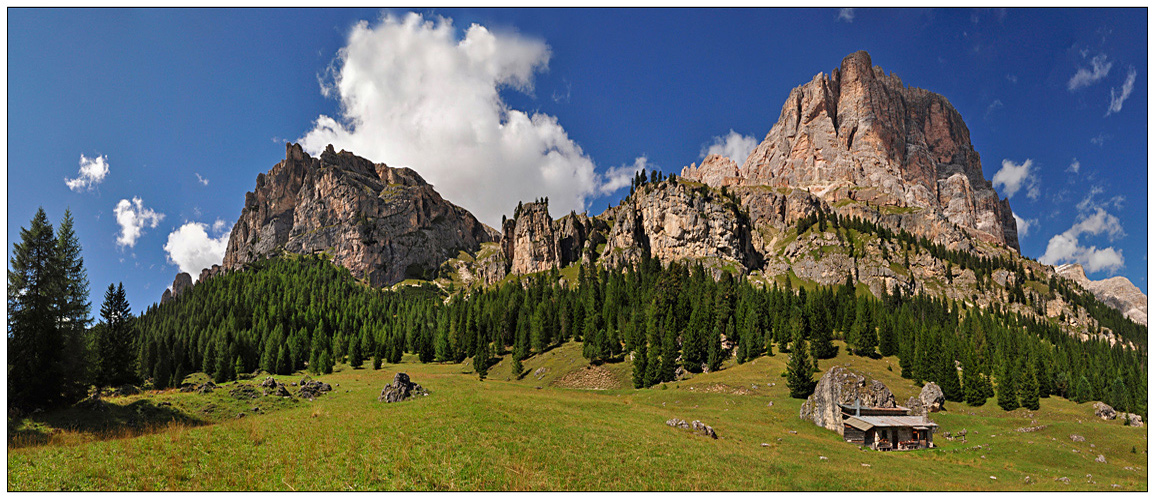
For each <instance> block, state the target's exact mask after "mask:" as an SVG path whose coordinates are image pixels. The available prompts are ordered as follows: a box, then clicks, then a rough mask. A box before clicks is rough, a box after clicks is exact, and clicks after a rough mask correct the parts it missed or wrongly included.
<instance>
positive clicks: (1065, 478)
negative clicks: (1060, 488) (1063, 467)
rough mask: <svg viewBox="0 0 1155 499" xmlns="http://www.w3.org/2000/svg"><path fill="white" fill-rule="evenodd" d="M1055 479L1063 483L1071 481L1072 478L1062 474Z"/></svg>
mask: <svg viewBox="0 0 1155 499" xmlns="http://www.w3.org/2000/svg"><path fill="white" fill-rule="evenodd" d="M1055 481H1056V482H1063V483H1071V479H1070V478H1067V477H1065V476H1061V477H1059V478H1056V479H1055Z"/></svg>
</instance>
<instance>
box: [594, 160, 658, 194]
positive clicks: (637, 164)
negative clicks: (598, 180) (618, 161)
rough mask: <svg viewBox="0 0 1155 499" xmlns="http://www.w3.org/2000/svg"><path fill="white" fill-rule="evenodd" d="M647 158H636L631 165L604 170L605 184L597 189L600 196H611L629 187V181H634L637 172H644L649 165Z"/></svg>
mask: <svg viewBox="0 0 1155 499" xmlns="http://www.w3.org/2000/svg"><path fill="white" fill-rule="evenodd" d="M649 162H650V160H649V158H647V157H645V156H638V157H637V158H636V159H634V163H633V164H632V165H621V166H615V167H613V168H610V169H609V170H606V173H605V175H604V177H605V182H602V185H601V186H600V187H598V192H600V193H602V194H612V193H613V192H614V191H617V190H618V189H621V188H623V187H625V186H627V185H630V181H631V180H633V179H634V175H637V173H638V172H644V171H646V166H647V165H648V164H649Z"/></svg>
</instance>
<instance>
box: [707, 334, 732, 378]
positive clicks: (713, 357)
mask: <svg viewBox="0 0 1155 499" xmlns="http://www.w3.org/2000/svg"><path fill="white" fill-rule="evenodd" d="M733 324H734V323H733V322H731V323H730V326H731V329H730V332H731V333H733V332H734V331H733ZM721 334H722V333H721V332H719V331H718V330H716V329H715V330H714V333H713V334H711V335H710V337H709V338H706V367H707V368H709V369H710V372H715V371H717V370H718V368H719V367H722V338H721V336H720V335H721Z"/></svg>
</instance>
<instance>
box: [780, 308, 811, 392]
mask: <svg viewBox="0 0 1155 499" xmlns="http://www.w3.org/2000/svg"><path fill="white" fill-rule="evenodd" d="M808 350H809V348H808V347H807V345H806V340H805V339H804V338H803V337H802V330H801V328H799V327H797V326H795V328H794V347H793V348H791V350H790V361H789V362H788V363H787V364H786V386H787V387H789V388H790V396H791V397H793V398H796V399H804V398H806V397H809V396H810V394H811V393H814V372H813V370H812V369H811V365H810V358H809V356H808V355H807V351H808Z"/></svg>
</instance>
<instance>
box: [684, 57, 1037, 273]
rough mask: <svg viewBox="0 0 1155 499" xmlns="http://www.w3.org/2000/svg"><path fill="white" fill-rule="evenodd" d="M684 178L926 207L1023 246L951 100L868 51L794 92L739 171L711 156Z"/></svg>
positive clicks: (983, 234) (980, 233) (979, 233)
mask: <svg viewBox="0 0 1155 499" xmlns="http://www.w3.org/2000/svg"><path fill="white" fill-rule="evenodd" d="M682 176H684V177H686V178H689V179H692V180H696V181H699V182H704V183H706V184H708V185H711V186H714V187H719V186H724V185H725V186H737V185H765V186H771V187H782V188H786V187H789V188H800V189H806V190H808V191H810V192H813V193H814V194H816V195H818V196H820V197H822V198H823V199H826V200H827V201H829V202H831V203H834V202H837V201H840V200H841V199H852V200H860V201H866V202H869V203H871V204H873V205H876V206H893V207H896V208H915V209H925V210H926V211H927V213H925V214H924V215H928V216H931V217H932V218H933V217H934V216H942V217H944V218H945V219H946V220H949V221H950V222H951V223H953V224H957V225H958V226H960V227H962V228H964V229H965V230H966V231H967V232H969V233H970V234H971V235H973V236H976V237H979V238H981V239H984V240H986V241H991V242H997V243H1002V244H1005V245H1007V246H1009V247H1011V248H1014V249H1015V250H1016V251H1017V250H1018V247H1019V243H1018V233H1017V229H1016V226H1015V220H1014V217H1013V215H1012V214H1011V208H1010V204H1009V203H1008V201H1007V200H1006V199H1002V200H1000V199H999V198H998V195H997V193H996V192H995V190H994V189H993V187H992V186H991V183H990V181H988V180H987V179H986V178H985V177H983V171H982V165H981V163H980V161H979V155H978V153H977V152H976V151H975V150H974V147H973V146H972V145H971V141H970V131H969V130H968V129H967V127H966V124H965V123H963V120H962V116H961V115H959V113H958V111H956V110H955V109H954V107H953V106H951V104H950V102H948V101H947V100H946V98H945V97H943V96H941V95H939V94H936V93H933V92H929V91H927V90H923V89H920V88H914V87H908V86H906V85H904V84H903V82H902V80H901V79H899V78H898V76H895V75H894V74H889V75H888V74H885V73H884V72H883V70H882V69H881V68H878V67H874V66H873V65H872V63H871V60H870V55H869V54H867V53H866V52H855V53H853V54H850V55H849V56H847V57H846V58H844V59H843V60H842V64H841V66H840V67H839V68H836V69H834V70H833V71H831V73H830V74H829V75H827V74H823V73H819V74H818V75H815V76H814V78H812V79H811V80H810V82H809V83H806V84H804V85H802V86H800V87H797V88H795V89H794V90H793V91H791V92H790V95H789V97H787V99H786V103H785V104H784V105H783V106H782V112H781V113H780V114H779V117H778V122H777V123H776V124H775V125H774V126H773V127H772V128H771V129H770V132H769V133H768V134H767V135H766V138H765V139H764V140H763V141H762V143H761V144H759V145H758V147H756V148H755V149H754V151H753V152H752V153H751V154H750V156H749V157H748V158H746V160H745V162H744V163H743V164H742V166H741V167H738V168H737V169H735V168H734V165H733V162H728V161H723V160H719V159H717V158H707V160H704V161H703V162H702V166H700V167H687V168H684V169H683V170H682ZM912 225H914V227H913V228H915V229H916V230H917V229H918V228H919V227H918V225H921V224H912ZM912 232H913V231H912ZM916 233H920V232H916ZM921 235H925V234H921Z"/></svg>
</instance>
